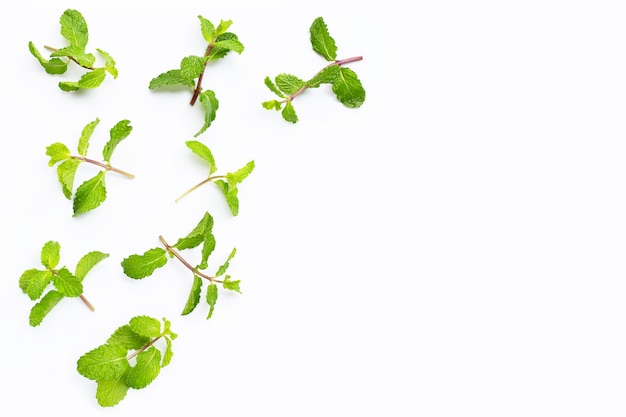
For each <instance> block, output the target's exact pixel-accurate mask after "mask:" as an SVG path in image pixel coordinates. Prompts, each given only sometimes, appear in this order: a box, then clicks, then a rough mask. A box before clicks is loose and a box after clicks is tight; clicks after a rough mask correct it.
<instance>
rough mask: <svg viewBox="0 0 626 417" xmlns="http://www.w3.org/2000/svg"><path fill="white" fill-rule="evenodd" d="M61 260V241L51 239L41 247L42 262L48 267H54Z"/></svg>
mask: <svg viewBox="0 0 626 417" xmlns="http://www.w3.org/2000/svg"><path fill="white" fill-rule="evenodd" d="M60 260H61V245H60V244H59V242H54V241H52V240H51V241H49V242H46V243H45V244H44V245H43V248H41V264H42V265H43V266H45V267H46V268H47V269H50V270H52V269H54V268H55V267H56V266H57V265H58V264H59V261H60Z"/></svg>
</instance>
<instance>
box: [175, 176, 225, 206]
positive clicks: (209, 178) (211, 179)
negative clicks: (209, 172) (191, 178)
mask: <svg viewBox="0 0 626 417" xmlns="http://www.w3.org/2000/svg"><path fill="white" fill-rule="evenodd" d="M219 178H224V176H223V175H215V176H213V177H208V178H205V179H203V180H202V181H200V182H199V183H197V184H196V185H194V186H193V187H191V188H190V189H188V190H187V191H185V192H184V193H182V194H181V195H180V197H178V198H177V199H176V200H174V201H175V202H177V203H178V202H179V201H180V200H181V199H182V198H183V197H185V196H186V195H187V194H189V193H190V192H192V191H193V190H195V189H196V188H198V187H200V186H202V185H204V184H206V183H207V182H211V181H213V180H216V179H219Z"/></svg>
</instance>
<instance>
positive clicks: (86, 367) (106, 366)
mask: <svg viewBox="0 0 626 417" xmlns="http://www.w3.org/2000/svg"><path fill="white" fill-rule="evenodd" d="M126 352H127V350H126V348H124V347H122V346H116V345H107V344H104V345H101V346H98V347H97V348H95V349H93V350H91V351H89V352H87V353H85V354H84V355H83V356H81V357H80V358H79V359H78V361H77V368H76V369H77V370H78V373H79V374H81V375H82V376H84V377H85V378H88V379H91V380H94V381H98V380H104V379H117V378H119V377H120V376H122V375H123V374H124V373H125V372H126V371H127V370H128V369H129V368H130V364H129V363H128V360H127V359H126Z"/></svg>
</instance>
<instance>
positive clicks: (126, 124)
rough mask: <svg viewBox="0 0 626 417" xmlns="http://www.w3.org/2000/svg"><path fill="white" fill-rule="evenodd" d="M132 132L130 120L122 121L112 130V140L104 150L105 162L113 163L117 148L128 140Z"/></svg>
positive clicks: (110, 132)
mask: <svg viewBox="0 0 626 417" xmlns="http://www.w3.org/2000/svg"><path fill="white" fill-rule="evenodd" d="M132 130H133V127H132V126H131V125H130V120H120V121H119V122H117V123H116V124H115V126H113V127H112V128H111V130H110V131H109V135H110V139H109V141H108V142H107V143H106V145H104V149H103V150H102V158H103V159H104V160H105V161H107V162H108V163H111V156H112V155H113V151H114V150H115V147H116V146H117V145H118V144H119V143H120V142H121V141H123V140H124V139H126V138H127V137H128V135H130V132H132Z"/></svg>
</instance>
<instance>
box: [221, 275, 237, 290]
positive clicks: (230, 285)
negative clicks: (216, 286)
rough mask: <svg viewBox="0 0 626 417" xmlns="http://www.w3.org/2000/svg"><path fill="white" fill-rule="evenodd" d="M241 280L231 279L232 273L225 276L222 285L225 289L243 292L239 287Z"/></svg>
mask: <svg viewBox="0 0 626 417" xmlns="http://www.w3.org/2000/svg"><path fill="white" fill-rule="evenodd" d="M240 282H241V281H240V280H237V281H231V280H230V275H226V277H225V278H224V282H223V283H222V285H223V286H224V288H225V289H227V290H230V291H236V292H238V293H239V294H241V290H240V289H239V283H240Z"/></svg>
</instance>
